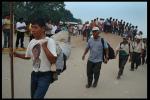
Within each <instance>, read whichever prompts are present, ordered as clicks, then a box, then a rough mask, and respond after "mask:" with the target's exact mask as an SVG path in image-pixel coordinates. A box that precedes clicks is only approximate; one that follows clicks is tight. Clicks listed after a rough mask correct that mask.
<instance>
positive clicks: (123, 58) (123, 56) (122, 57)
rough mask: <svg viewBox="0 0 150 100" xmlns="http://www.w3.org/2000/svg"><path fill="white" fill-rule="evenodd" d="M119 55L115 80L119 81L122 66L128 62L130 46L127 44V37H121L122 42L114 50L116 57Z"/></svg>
mask: <svg viewBox="0 0 150 100" xmlns="http://www.w3.org/2000/svg"><path fill="white" fill-rule="evenodd" d="M118 53H119V72H118V76H117V79H120V77H121V76H122V74H123V70H124V66H125V64H126V62H127V60H128V57H129V53H130V44H129V43H128V39H127V36H123V41H122V42H121V43H119V45H118V46H117V48H116V56H117V54H118Z"/></svg>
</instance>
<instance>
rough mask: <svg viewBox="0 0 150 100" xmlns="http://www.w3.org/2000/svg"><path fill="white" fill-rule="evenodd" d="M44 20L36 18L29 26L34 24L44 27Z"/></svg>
mask: <svg viewBox="0 0 150 100" xmlns="http://www.w3.org/2000/svg"><path fill="white" fill-rule="evenodd" d="M45 22H46V21H45V19H44V18H42V17H38V18H35V19H33V20H32V21H31V24H32V25H34V24H37V25H39V26H40V27H45V26H46V25H45Z"/></svg>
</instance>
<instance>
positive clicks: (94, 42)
mask: <svg viewBox="0 0 150 100" xmlns="http://www.w3.org/2000/svg"><path fill="white" fill-rule="evenodd" d="M99 33H100V32H99V28H98V27H93V28H92V34H93V37H91V38H90V39H89V40H88V42H87V46H86V49H85V51H84V54H83V56H82V60H84V59H85V55H86V54H87V53H88V51H89V50H90V54H89V58H88V61H87V78H88V80H87V81H88V82H87V84H86V88H90V87H91V85H92V81H93V76H94V83H93V87H96V86H97V83H98V79H99V75H100V69H101V64H102V61H103V52H104V51H103V50H105V52H106V57H105V59H104V62H105V63H107V61H108V45H107V42H106V41H105V40H104V49H103V44H102V41H101V39H102V38H101V37H100V36H99Z"/></svg>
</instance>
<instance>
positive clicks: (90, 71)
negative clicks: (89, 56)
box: [87, 60, 102, 85]
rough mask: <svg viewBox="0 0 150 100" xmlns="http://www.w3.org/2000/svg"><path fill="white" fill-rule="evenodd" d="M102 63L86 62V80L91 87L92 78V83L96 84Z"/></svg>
mask: <svg viewBox="0 0 150 100" xmlns="http://www.w3.org/2000/svg"><path fill="white" fill-rule="evenodd" d="M101 64H102V62H97V63H93V62H91V61H89V60H88V62H87V78H88V84H89V85H91V84H92V81H93V76H94V83H96V84H97V82H98V79H99V76H100V69H101Z"/></svg>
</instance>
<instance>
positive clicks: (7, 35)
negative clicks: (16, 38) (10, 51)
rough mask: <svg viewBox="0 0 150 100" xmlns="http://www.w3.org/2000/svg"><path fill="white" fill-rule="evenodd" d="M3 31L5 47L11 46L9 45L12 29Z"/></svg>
mask: <svg viewBox="0 0 150 100" xmlns="http://www.w3.org/2000/svg"><path fill="white" fill-rule="evenodd" d="M3 33H4V45H3V47H4V48H7V47H8V48H9V46H10V42H9V40H10V29H4V30H3Z"/></svg>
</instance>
